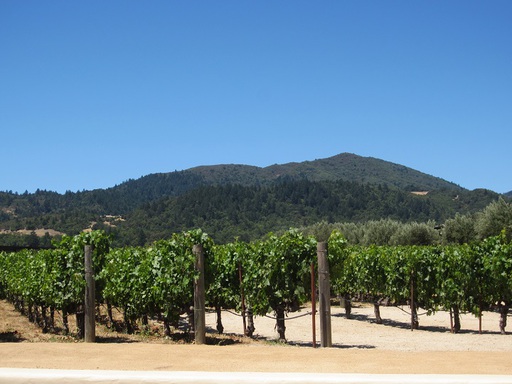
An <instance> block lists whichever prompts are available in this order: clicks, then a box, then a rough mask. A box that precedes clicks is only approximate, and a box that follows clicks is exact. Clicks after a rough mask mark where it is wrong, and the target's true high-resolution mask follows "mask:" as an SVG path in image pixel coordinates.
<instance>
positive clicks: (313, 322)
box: [311, 263, 316, 348]
mask: <svg viewBox="0 0 512 384" xmlns="http://www.w3.org/2000/svg"><path fill="white" fill-rule="evenodd" d="M311 327H312V328H313V348H316V284H315V264H314V263H311Z"/></svg>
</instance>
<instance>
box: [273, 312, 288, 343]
mask: <svg viewBox="0 0 512 384" xmlns="http://www.w3.org/2000/svg"><path fill="white" fill-rule="evenodd" d="M275 312H276V329H277V333H279V340H280V341H286V336H285V331H286V327H285V325H284V307H283V306H282V305H278V306H277V308H276V311H275Z"/></svg>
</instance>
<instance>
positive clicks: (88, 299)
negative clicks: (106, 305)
mask: <svg viewBox="0 0 512 384" xmlns="http://www.w3.org/2000/svg"><path fill="white" fill-rule="evenodd" d="M84 253H85V257H84V269H85V327H84V328H85V329H84V340H85V342H86V343H94V342H95V341H96V319H95V306H94V304H95V298H96V292H95V291H96V287H95V284H94V269H93V265H92V245H86V246H85V247H84Z"/></svg>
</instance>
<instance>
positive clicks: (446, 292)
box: [0, 230, 512, 340]
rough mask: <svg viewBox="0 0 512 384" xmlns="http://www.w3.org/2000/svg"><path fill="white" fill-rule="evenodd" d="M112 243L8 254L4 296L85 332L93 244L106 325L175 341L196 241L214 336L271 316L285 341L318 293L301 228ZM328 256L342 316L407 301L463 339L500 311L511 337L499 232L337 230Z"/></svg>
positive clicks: (507, 272)
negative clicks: (437, 234)
mask: <svg viewBox="0 0 512 384" xmlns="http://www.w3.org/2000/svg"><path fill="white" fill-rule="evenodd" d="M110 243H111V242H110V238H109V236H107V235H106V234H105V233H104V232H102V231H93V232H90V233H83V234H80V235H77V236H74V237H68V236H64V237H63V238H62V240H61V241H60V242H59V243H58V244H55V247H54V248H53V249H50V250H38V251H35V250H25V251H19V252H15V253H1V254H0V268H1V269H2V271H3V273H2V275H1V276H0V295H1V296H2V297H4V298H7V299H8V300H9V301H10V302H12V303H13V304H14V306H15V307H16V309H17V310H18V311H19V312H21V313H23V314H25V315H27V316H28V317H29V319H30V320H31V321H33V322H35V323H37V324H38V325H39V326H40V327H41V328H42V329H43V330H44V331H45V332H54V331H55V328H56V327H55V313H56V312H57V311H58V312H60V313H59V318H62V322H63V327H64V332H68V333H69V332H70V329H69V327H68V320H67V319H68V316H70V315H74V316H76V324H77V328H78V331H77V334H76V336H77V337H79V338H80V337H83V332H84V319H83V317H84V291H85V285H86V283H85V270H84V247H85V246H86V245H90V246H92V249H93V265H94V276H95V280H96V295H95V303H96V306H97V307H98V308H99V307H100V306H102V307H106V308H107V313H108V316H107V317H108V318H107V323H108V324H111V325H112V324H115V319H114V318H113V315H112V313H113V309H116V312H120V313H122V314H123V319H122V324H123V328H124V330H125V331H126V332H128V333H133V332H136V331H141V330H147V329H148V324H149V322H150V321H158V322H160V323H162V324H163V328H164V334H165V335H167V336H169V335H171V334H172V333H173V332H177V331H176V330H177V329H178V322H179V321H180V315H182V314H184V313H188V314H190V316H193V309H191V308H193V307H192V306H193V303H194V281H195V280H196V279H197V278H198V275H197V274H198V272H197V270H196V269H195V268H194V263H195V257H196V256H195V254H194V252H193V246H194V245H196V244H200V245H201V246H202V249H203V252H204V256H205V273H204V278H205V287H206V305H207V306H208V307H209V308H211V309H212V310H214V311H215V312H216V313H217V331H218V332H220V333H221V332H223V325H222V318H221V313H222V311H221V310H222V309H229V310H231V311H232V312H233V313H235V312H236V313H239V314H242V313H243V314H244V315H245V316H246V317H244V330H245V331H244V332H245V334H246V335H248V336H251V335H252V334H253V332H254V330H255V326H256V325H255V324H254V316H265V315H268V314H271V315H272V316H273V317H274V318H275V321H276V330H277V332H278V334H279V338H280V339H282V340H285V339H286V326H285V319H286V318H287V315H288V314H289V313H291V312H295V311H297V310H298V309H299V308H301V306H303V305H304V304H305V303H306V302H308V301H309V300H310V299H311V293H312V290H313V289H314V290H316V288H315V287H312V286H311V266H312V265H313V268H314V269H315V270H318V268H317V266H316V263H317V257H316V256H317V241H316V239H315V238H314V237H312V236H305V235H303V234H302V233H300V232H299V231H297V230H290V231H288V232H286V233H284V234H283V235H280V236H277V235H274V234H269V235H268V236H267V237H266V238H265V239H264V240H260V241H256V242H250V243H246V242H241V241H235V242H232V243H229V244H222V245H218V244H214V242H213V240H212V239H211V238H210V237H209V236H208V235H207V234H205V233H203V232H202V231H200V230H195V231H189V232H185V233H179V234H174V235H173V236H172V237H171V238H170V239H168V240H160V241H157V242H155V243H153V244H152V245H151V246H148V247H125V248H111V247H110ZM328 260H329V265H330V266H329V267H330V281H331V293H332V296H333V298H335V297H337V298H339V300H340V301H341V302H342V303H343V304H344V308H345V316H346V317H350V316H351V303H352V301H353V300H354V299H356V300H358V301H365V302H369V303H372V304H373V306H374V314H375V319H376V322H377V323H379V322H382V318H381V315H380V307H381V306H383V305H395V306H398V305H400V306H407V308H409V309H408V311H409V313H410V326H411V329H417V328H418V327H419V325H420V324H419V317H418V309H419V308H421V311H422V312H426V314H433V313H436V312H437V311H440V310H446V311H449V312H450V318H451V324H450V328H451V329H452V331H453V332H458V331H459V330H461V322H460V316H461V314H462V313H471V314H473V315H474V316H476V317H478V318H481V316H482V314H483V312H484V311H498V312H499V313H500V314H501V316H500V324H499V327H500V330H501V332H502V333H505V327H506V320H507V314H508V310H509V306H510V303H511V300H512V244H511V243H510V241H509V240H507V238H506V236H505V234H504V233H502V234H501V235H499V236H495V237H489V238H487V239H485V240H483V241H480V242H475V243H471V244H464V245H449V246H400V247H391V246H368V247H362V246H351V245H349V244H348V243H347V241H346V239H345V238H344V237H343V235H342V234H341V233H340V232H336V231H335V232H333V233H332V234H331V236H330V238H329V241H328ZM98 312H99V311H98ZM98 314H99V313H98ZM289 318H291V316H290V317H289ZM245 319H247V324H246V325H245ZM98 320H100V319H98ZM192 324H193V322H191V325H192Z"/></svg>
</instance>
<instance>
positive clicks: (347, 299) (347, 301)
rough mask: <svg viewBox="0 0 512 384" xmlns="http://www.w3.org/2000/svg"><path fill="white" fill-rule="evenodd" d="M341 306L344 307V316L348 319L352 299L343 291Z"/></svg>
mask: <svg viewBox="0 0 512 384" xmlns="http://www.w3.org/2000/svg"><path fill="white" fill-rule="evenodd" d="M342 300H343V307H344V308H345V317H346V318H347V319H350V316H351V314H352V300H351V298H350V295H349V294H348V293H345V294H344V295H343V298H342Z"/></svg>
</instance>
